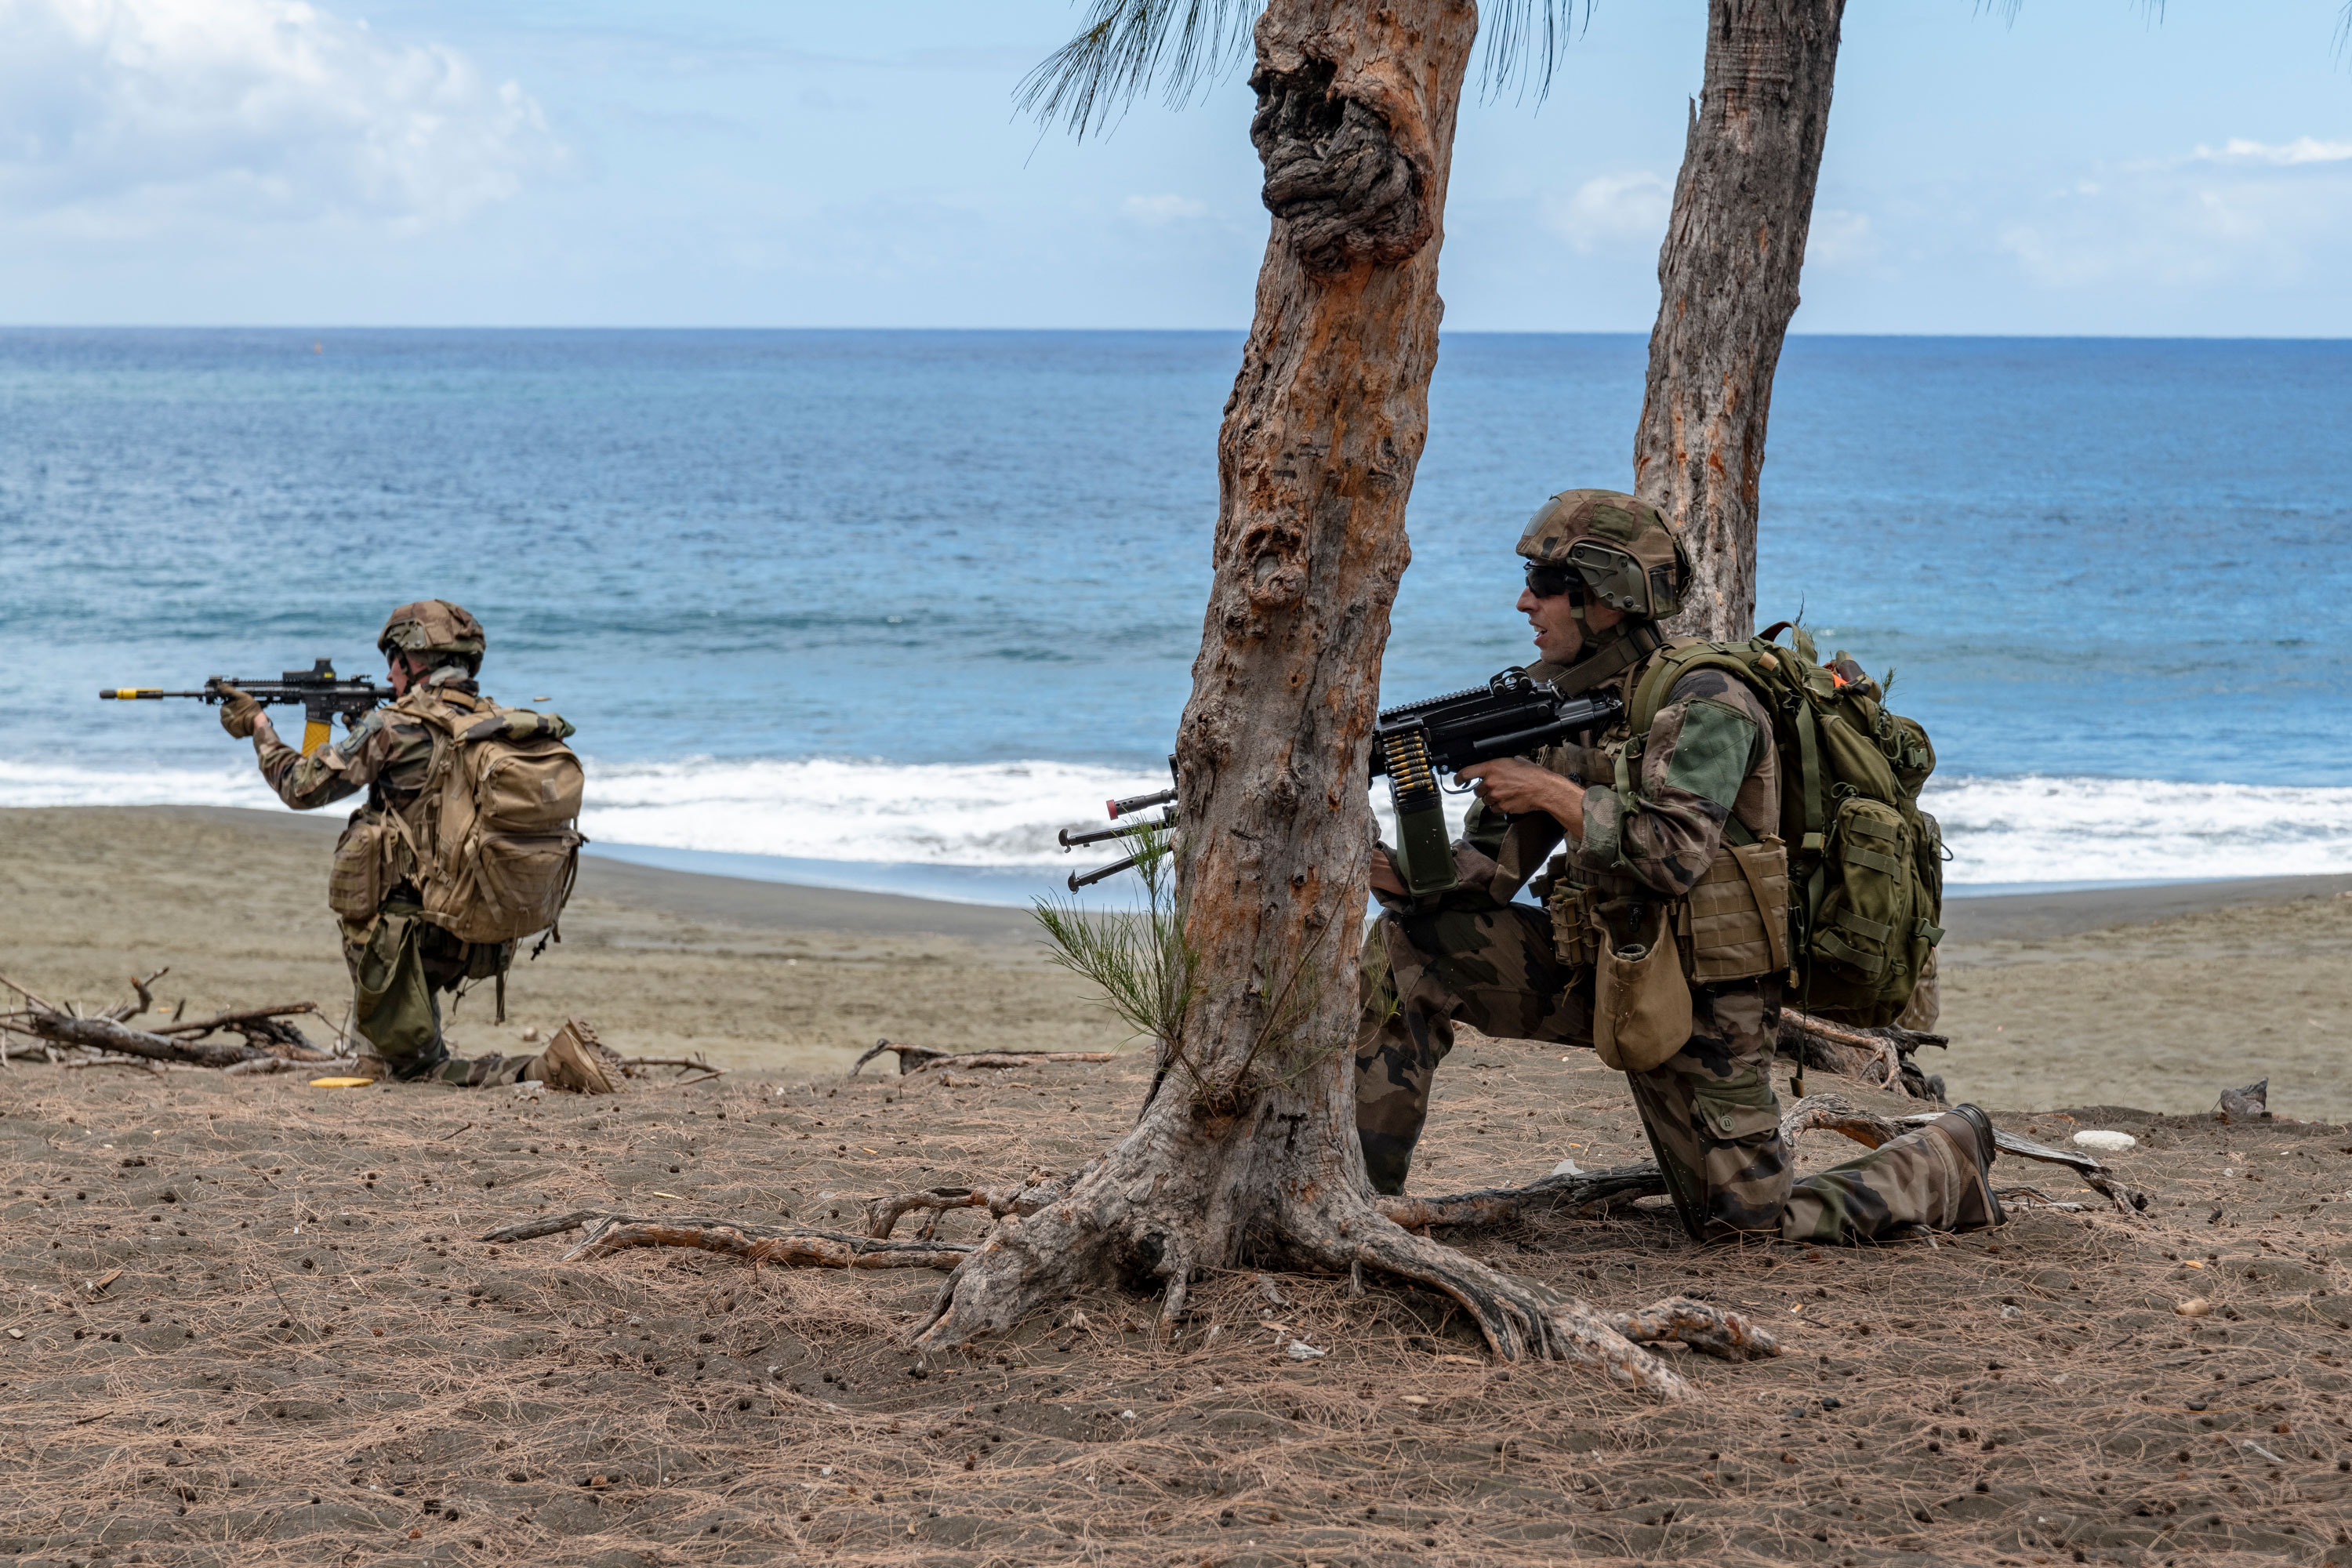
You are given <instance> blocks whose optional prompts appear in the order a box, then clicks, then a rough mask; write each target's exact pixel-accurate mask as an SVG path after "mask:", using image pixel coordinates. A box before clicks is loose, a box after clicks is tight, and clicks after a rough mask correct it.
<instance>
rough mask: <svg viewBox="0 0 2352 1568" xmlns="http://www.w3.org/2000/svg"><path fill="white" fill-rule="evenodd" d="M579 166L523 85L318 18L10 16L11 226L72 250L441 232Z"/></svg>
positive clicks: (39, 11) (139, 7) (34, 12)
mask: <svg viewBox="0 0 2352 1568" xmlns="http://www.w3.org/2000/svg"><path fill="white" fill-rule="evenodd" d="M561 161H562V148H561V147H560V146H559V145H558V144H557V142H556V141H555V139H554V138H553V136H552V135H551V133H550V132H549V131H548V128H547V124H546V121H545V119H544V117H543V116H542V114H541V110H540V107H539V105H538V103H537V102H535V101H534V100H532V99H531V98H530V95H528V94H527V93H525V92H524V91H523V90H522V89H520V87H518V86H517V85H516V84H515V83H513V82H511V81H509V82H503V83H493V82H491V81H490V80H488V79H486V78H485V77H484V76H483V75H482V73H481V71H480V70H479V68H477V67H476V66H475V64H474V63H473V62H472V61H471V60H469V59H467V58H466V57H465V56H464V55H462V54H459V53H457V51H456V50H453V49H449V48H446V47H441V46H438V45H435V44H402V43H394V42H393V41H390V40H388V39H385V38H383V37H379V36H378V35H377V34H376V33H375V32H374V31H373V30H372V29H371V28H370V27H369V26H368V25H367V24H366V23H365V22H363V21H356V20H346V19H344V18H342V17H340V16H334V15H332V14H331V13H328V12H325V11H321V10H320V9H318V8H317V7H315V6H312V5H303V4H299V0H0V209H11V210H14V211H15V212H16V213H17V214H19V215H24V216H32V215H39V216H41V217H42V218H43V220H44V222H45V224H46V225H47V226H52V227H56V228H58V229H62V230H65V231H68V232H80V233H84V234H89V235H100V236H108V237H125V236H130V235H137V234H142V233H152V232H154V231H156V230H159V229H163V228H166V227H170V226H174V225H176V224H180V223H184V222H186V221H189V220H204V219H226V220H229V221H232V222H239V223H251V222H254V221H257V220H261V221H268V220H296V221H303V220H313V219H318V218H321V217H340V218H359V219H366V220H374V221H377V222H383V223H388V224H390V225H392V226H395V227H398V228H415V227H423V226H430V225H434V224H437V223H446V222H450V221H453V220H455V219H457V218H460V217H463V216H465V215H466V214H467V213H469V212H471V211H473V210H475V209H476V208H478V207H480V206H482V205H485V204H486V203H490V202H496V201H499V200H503V199H505V198H506V197H509V196H510V195H514V194H515V192H516V191H517V190H519V189H520V186H521V184H522V182H523V180H524V179H525V177H526V176H528V175H530V174H533V173H535V172H538V171H540V170H543V169H546V168H549V167H551V166H553V165H555V164H557V163H560V162H561Z"/></svg>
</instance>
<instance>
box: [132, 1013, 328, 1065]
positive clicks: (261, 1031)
mask: <svg viewBox="0 0 2352 1568" xmlns="http://www.w3.org/2000/svg"><path fill="white" fill-rule="evenodd" d="M305 1013H308V1014H310V1015H311V1016H323V1015H321V1014H320V1012H319V1005H318V1004H317V1003H316V1002H281V1003H279V1004H278V1005H277V1006H274V1007H246V1008H240V1009H239V1010H238V1011H236V1012H234V1013H223V1014H221V1015H219V1016H216V1017H211V1018H196V1019H192V1020H190V1021H189V1022H187V1023H184V1024H163V1025H160V1026H157V1027H156V1028H155V1029H154V1030H153V1031H152V1033H154V1034H158V1035H167V1036H173V1037H187V1038H190V1039H202V1038H203V1037H205V1036H206V1035H210V1034H212V1033H214V1032H215V1031H216V1030H220V1029H227V1030H230V1031H232V1032H233V1033H236V1034H239V1035H243V1036H244V1037H245V1043H246V1044H247V1045H249V1046H261V1047H273V1046H282V1047H285V1048H286V1049H287V1050H288V1051H290V1052H294V1053H298V1054H297V1055H296V1056H295V1058H294V1059H295V1060H297V1061H326V1060H329V1059H331V1058H332V1057H333V1055H334V1053H333V1052H331V1051H322V1050H320V1048H319V1047H316V1046H314V1045H312V1044H311V1043H310V1037H308V1036H306V1035H304V1034H303V1033H302V1031H301V1030H299V1029H298V1028H296V1027H295V1026H293V1025H291V1024H289V1023H287V1022H286V1021H285V1020H286V1019H288V1018H289V1017H295V1016H300V1015H302V1014H305Z"/></svg>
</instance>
